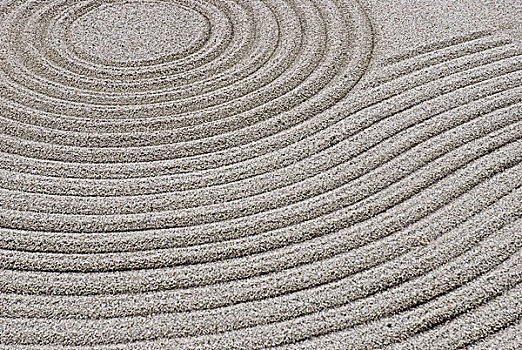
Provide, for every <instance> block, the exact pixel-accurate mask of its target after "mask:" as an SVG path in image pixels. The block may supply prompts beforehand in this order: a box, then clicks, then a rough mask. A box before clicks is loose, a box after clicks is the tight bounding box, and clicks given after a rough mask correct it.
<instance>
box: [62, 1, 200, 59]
mask: <svg viewBox="0 0 522 350" xmlns="http://www.w3.org/2000/svg"><path fill="white" fill-rule="evenodd" d="M207 30H208V25H207V21H206V19H205V17H204V16H203V15H201V14H200V13H198V12H196V11H194V10H191V9H189V8H187V7H184V6H182V5H179V4H176V3H174V2H166V1H159V0H157V1H153V0H149V1H124V2H113V3H109V4H104V5H102V6H98V7H96V8H95V9H93V10H91V11H89V12H87V13H86V14H84V15H83V16H81V17H79V18H78V19H77V20H76V21H75V22H74V23H73V24H72V26H71V28H70V33H69V39H70V40H71V42H72V45H73V48H74V50H75V51H77V52H79V53H81V54H83V55H85V56H87V57H90V58H92V59H93V60H95V61H100V62H102V63H107V62H113V63H129V62H139V61H154V60H160V59H162V58H164V57H166V56H183V55H185V54H188V53H190V51H191V48H193V47H194V46H196V45H197V42H201V41H202V40H203V38H204V36H205V33H206V32H207Z"/></svg>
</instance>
